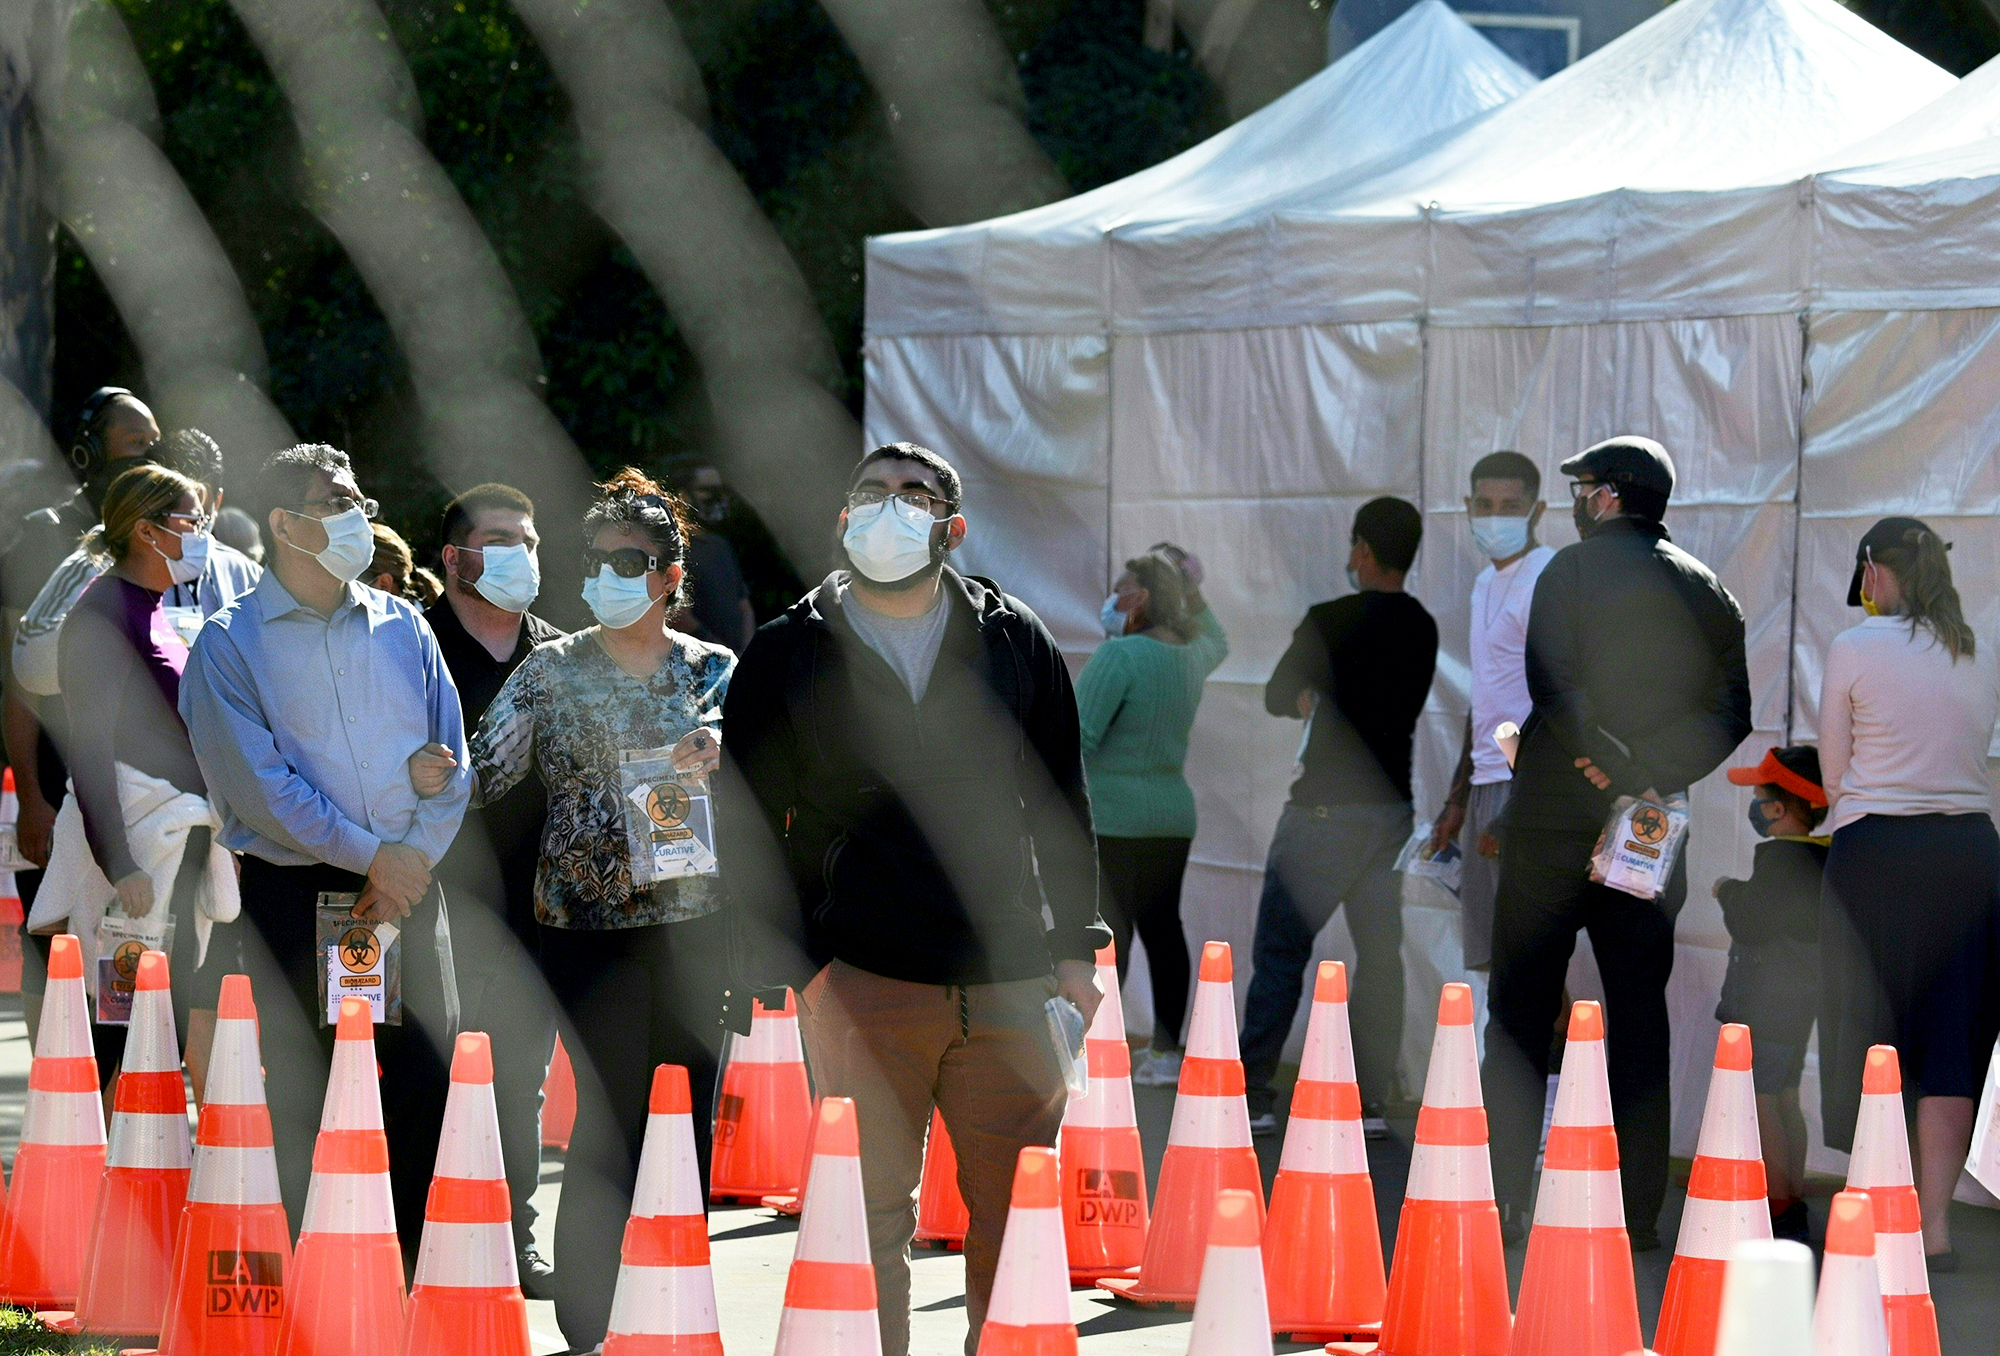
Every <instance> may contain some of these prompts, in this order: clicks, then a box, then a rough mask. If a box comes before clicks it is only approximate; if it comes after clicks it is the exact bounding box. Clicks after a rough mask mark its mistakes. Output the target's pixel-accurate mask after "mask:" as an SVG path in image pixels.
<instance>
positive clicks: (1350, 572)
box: [1347, 565, 1361, 593]
mask: <svg viewBox="0 0 2000 1356" xmlns="http://www.w3.org/2000/svg"><path fill="white" fill-rule="evenodd" d="M1347 587H1349V588H1351V589H1353V590H1354V591H1355V592H1356V593H1359V592H1361V576H1360V575H1358V574H1356V573H1355V572H1354V567H1353V566H1352V565H1349V566H1348V567H1347Z"/></svg>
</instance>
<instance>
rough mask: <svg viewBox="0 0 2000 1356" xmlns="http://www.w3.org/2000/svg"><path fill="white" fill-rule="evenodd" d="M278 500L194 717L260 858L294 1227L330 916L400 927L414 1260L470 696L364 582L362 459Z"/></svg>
mask: <svg viewBox="0 0 2000 1356" xmlns="http://www.w3.org/2000/svg"><path fill="white" fill-rule="evenodd" d="M261 488H262V492H263V496H264V500H265V502H266V503H268V504H270V505H272V506H273V507H272V508H271V511H270V519H269V523H270V531H271V536H272V538H273V540H274V541H275V543H276V550H275V551H274V552H273V554H272V557H271V559H270V561H269V562H268V566H269V568H267V569H266V570H265V572H264V577H263V579H262V580H260V581H259V583H258V585H257V587H256V588H255V589H254V590H252V591H251V592H250V593H249V594H247V595H245V596H244V597H242V598H240V599H238V600H237V601H235V602H234V603H232V604H230V605H229V606H228V607H226V608H224V609H223V610H222V611H220V612H218V613H216V614H215V616H213V617H212V618H210V619H209V621H208V624H207V625H206V626H204V627H202V629H201V632H200V634H199V635H198V636H197V638H196V640H195V644H194V648H193V652H192V654H191V655H190V656H189V659H188V664H187V672H186V674H185V675H184V677H183V678H182V681H181V698H180V709H181V716H182V718H183V719H185V720H186V722H187V726H188V734H189V736H190V737H191V738H192V740H193V742H194V749H195V754H196V756H197V758H199V760H200V762H201V768H202V773H203V776H204V777H205V778H206V779H207V781H208V788H209V796H210V798H211V799H212V800H213V801H214V803H215V806H216V809H217V810H218V811H219V812H220V814H221V816H222V821H223V828H222V835H221V841H222V843H223V845H224V846H226V847H228V848H230V849H232V850H233V851H236V852H240V853H242V854H243V914H244V917H245V918H247V919H248V920H249V922H250V924H251V928H250V931H249V933H248V934H247V935H246V936H245V938H244V952H245V965H246V968H247V969H248V970H249V973H250V975H251V978H252V981H253V983H254V986H255V989H256V994H257V999H258V1007H259V1014H260V1017H261V1019H262V1035H263V1050H264V1063H265V1067H266V1070H267V1078H268V1081H269V1091H270V1101H271V1119H272V1128H273V1132H274V1134H275V1137H276V1143H277V1156H278V1174H279V1180H280V1185H281V1188H282V1191H283V1195H284V1200H285V1206H286V1210H287V1213H288V1214H289V1215H290V1216H291V1220H292V1224H293V1227H294V1228H297V1227H298V1226H299V1225H300V1224H301V1223H302V1222H303V1218H304V1209H305V1198H306V1188H307V1185H308V1183H309V1181H310V1179H311V1167H312V1154H313V1139H314V1135H315V1133H316V1131H317V1130H318V1126H319V1108H320V1103H321V1100H322V1098H323V1096H324V1090H325V1087H326V1075H327V1067H328V1061H329V1058H330V1056H331V1053H332V1047H333V1028H332V1027H331V1026H329V1025H328V1024H327V1023H326V1021H325V1016H326V1007H325V1004H324V1002H323V1000H322V999H321V997H320V994H321V992H322V990H321V984H322V982H323V981H322V979H321V974H322V972H323V971H324V969H325V967H326V965H327V960H326V957H325V955H324V954H323V952H322V951H321V950H320V949H319V944H318V939H317V937H316V935H315V930H314V922H315V912H316V905H317V904H318V903H319V901H320V898H321V896H322V894H324V893H332V894H337V895H352V896H354V900H353V905H352V912H353V914H354V916H355V918H356V919H357V920H360V921H366V922H373V923H377V924H380V923H389V924H393V925H394V926H395V927H396V928H397V929H399V930H400V934H401V955H402V962H401V965H402V1024H401V1025H400V1026H391V1025H378V1026H377V1027H376V1030H375V1039H376V1055H377V1058H378V1060H379V1061H380V1063H381V1066H382V1102H383V1116H384V1121H385V1124H386V1128H387V1131H388V1137H389V1164H390V1175H391V1181H392V1184H393V1189H394V1190H393V1194H394V1199H395V1208H396V1227H397V1232H398V1233H399V1234H400V1235H401V1236H402V1239H403V1246H404V1251H405V1252H406V1253H408V1254H409V1255H410V1256H412V1257H414V1256H415V1252H416V1245H417V1242H418V1239H419V1237H420V1235H421V1231H422V1229H423V1216H424V1197H425V1193H426V1192H427V1191H428V1189H429V1186H430V1179H431V1168H432V1165H433V1162H434V1160H435V1158H436V1154H437V1144H438V1136H439V1133H440V1130H441V1128H442V1125H443V1118H444V1099H445V1092H446V1090H447V1087H448V1080H449V1057H450V1042H451V1040H452V1037H453V1034H454V1032H453V1030H452V1028H453V1027H454V1026H455V1025H456V1014H457V1002H456V993H455V981H454V979H453V976H452V975H451V973H450V968H449V965H448V959H449V956H450V944H449V936H450V930H449V926H448V923H447V919H446V915H445V912H444V905H443V902H442V900H441V898H440V895H439V892H438V891H437V890H435V889H434V888H432V881H431V871H432V868H433V867H435V866H436V864H437V862H438V860H439V859H440V858H442V857H443V856H444V852H445V849H446V848H447V847H449V846H450V844H451V840H452V838H453V836H454V835H455V834H456V833H457V832H458V826H459V821H460V819H462V818H463V817H464V814H465V808H466V803H467V800H468V799H469V797H470V794H471V785H470V782H469V780H468V778H467V775H466V772H465V767H466V755H465V730H464V725H463V720H462V717H461V715H460V710H459V701H458V692H457V689H456V688H454V687H453V685H452V680H451V674H450V673H449V671H448V670H447V669H446V668H445V664H444V658H443V656H442V654H441V653H440V652H439V650H438V643H437V639H436V637H435V636H433V635H432V634H431V629H430V627H429V626H428V625H427V624H426V623H425V622H424V619H423V616H422V614H421V613H420V612H418V610H417V609H416V608H415V607H414V606H412V605H411V604H409V603H406V602H404V601H403V600H402V599H400V598H394V597H391V596H389V595H388V594H385V593H380V592H377V591H376V590H374V589H371V588H366V587H363V586H361V585H358V584H356V583H355V582H354V581H355V579H356V578H358V577H359V575H360V574H361V572H362V571H363V570H364V569H365V568H366V567H367V564H368V561H369V558H370V557H371V556H372V555H373V552H374V542H373V537H372V535H371V533H370V530H369V526H368V523H369V519H370V518H372V517H373V516H374V514H375V507H376V506H375V501H374V500H372V499H366V498H364V497H363V496H362V493H361V490H360V487H359V486H358V485H356V483H355V480H354V472H353V469H352V468H351V466H350V465H349V463H348V460H347V457H346V455H345V454H344V453H342V452H339V451H336V450H335V449H333V448H331V447H326V446H319V445H315V446H304V447H294V448H291V449H289V450H287V451H284V452H280V453H278V454H277V455H276V456H275V457H273V458H272V459H271V460H270V462H269V463H267V464H266V466H265V468H264V476H263V484H262V487H261ZM426 750H428V751H430V752H431V753H433V754H444V753H446V752H448V753H449V755H450V758H451V759H453V760H455V762H454V763H453V764H452V765H451V766H450V767H449V770H448V771H447V772H445V773H443V774H441V775H433V776H431V777H428V778H425V779H424V780H425V781H426V789H434V794H431V795H421V794H419V792H418V790H417V787H416V784H415V782H414V781H413V778H412V767H411V762H410V760H411V759H412V758H413V757H414V756H415V755H416V754H418V753H419V752H422V751H426ZM433 783H435V784H436V785H435V787H434V786H433ZM260 943H261V945H260ZM441 943H442V944H441ZM287 990H289V994H288V993H287Z"/></svg>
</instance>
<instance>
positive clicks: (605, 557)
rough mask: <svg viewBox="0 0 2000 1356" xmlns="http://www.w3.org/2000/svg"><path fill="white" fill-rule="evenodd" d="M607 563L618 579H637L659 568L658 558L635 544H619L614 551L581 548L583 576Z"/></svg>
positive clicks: (595, 571) (588, 575)
mask: <svg viewBox="0 0 2000 1356" xmlns="http://www.w3.org/2000/svg"><path fill="white" fill-rule="evenodd" d="M606 565H609V566H610V567H611V573H613V574H615V575H617V576H618V577H619V578H620V579H637V578H638V577H639V576H640V575H642V574H645V573H647V572H648V571H650V570H657V569H659V568H660V558H659V557H658V556H656V555H654V554H653V553H652V552H650V551H641V550H640V549H639V548H638V547H636V546H621V547H619V548H618V549H617V550H615V551H599V550H597V549H596V548H595V547H590V546H586V547H585V548H584V549H583V577H584V578H585V579H588V578H590V577H591V576H592V575H594V574H596V573H597V572H598V570H599V569H601V568H602V567H604V566H606Z"/></svg>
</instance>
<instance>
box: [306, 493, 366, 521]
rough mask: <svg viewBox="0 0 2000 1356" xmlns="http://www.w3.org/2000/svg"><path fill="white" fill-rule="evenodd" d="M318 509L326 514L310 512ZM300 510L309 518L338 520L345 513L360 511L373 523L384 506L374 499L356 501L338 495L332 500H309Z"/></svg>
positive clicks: (346, 496)
mask: <svg viewBox="0 0 2000 1356" xmlns="http://www.w3.org/2000/svg"><path fill="white" fill-rule="evenodd" d="M316 508H323V509H325V510H326V512H325V513H313V512H311V511H310V510H312V509H316ZM299 509H300V511H301V512H302V513H304V515H305V516H306V517H308V518H338V517H339V516H340V515H341V514H343V513H352V512H354V510H356V509H360V510H361V516H362V517H364V518H366V519H368V520H369V521H370V522H373V521H374V520H375V515H376V514H378V513H380V512H381V511H382V506H381V505H380V504H378V503H377V502H375V501H374V500H373V499H355V498H352V497H351V496H348V495H344V494H336V495H334V496H333V497H332V498H331V499H308V500H306V502H305V503H303V504H301V505H299Z"/></svg>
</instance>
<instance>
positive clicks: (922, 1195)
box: [910, 1107, 972, 1252]
mask: <svg viewBox="0 0 2000 1356" xmlns="http://www.w3.org/2000/svg"><path fill="white" fill-rule="evenodd" d="M970 1227H972V1212H971V1211H969V1210H967V1209H966V1208H965V1197H964V1195H963V1194H961V1193H960V1191H959V1189H958V1152H957V1151H956V1150H955V1149H953V1148H952V1147H951V1134H950V1132H948V1131H947V1130H946V1129H945V1128H944V1113H943V1112H941V1111H939V1110H937V1108H935V1107H933V1108H932V1109H931V1133H930V1137H929V1138H928V1139H926V1140H925V1141H924V1175H923V1180H922V1185H921V1186H919V1187H918V1188H917V1232H916V1233H915V1234H914V1235H913V1236H912V1237H911V1239H910V1246H912V1247H916V1248H930V1249H933V1250H934V1251H938V1252H961V1251H963V1250H964V1248H965V1231H966V1230H967V1229H969V1228H970Z"/></svg>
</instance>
